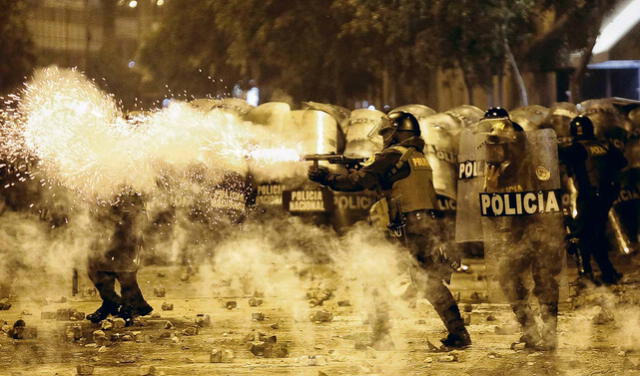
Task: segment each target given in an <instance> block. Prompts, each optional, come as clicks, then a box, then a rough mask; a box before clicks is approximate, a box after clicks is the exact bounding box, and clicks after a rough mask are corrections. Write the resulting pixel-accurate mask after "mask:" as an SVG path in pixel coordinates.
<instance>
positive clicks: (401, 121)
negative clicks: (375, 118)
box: [378, 111, 420, 136]
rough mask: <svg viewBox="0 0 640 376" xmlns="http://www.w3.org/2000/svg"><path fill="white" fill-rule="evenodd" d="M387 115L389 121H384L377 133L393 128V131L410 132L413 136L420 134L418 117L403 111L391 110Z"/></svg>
mask: <svg viewBox="0 0 640 376" xmlns="http://www.w3.org/2000/svg"><path fill="white" fill-rule="evenodd" d="M388 117H389V120H390V121H387V122H384V124H383V126H382V127H380V130H379V131H378V134H382V133H384V132H385V131H387V130H389V129H393V130H395V131H407V132H411V133H413V134H414V135H415V136H420V123H418V119H416V117H415V116H413V115H411V114H410V113H408V112H403V111H398V112H392V113H391V114H389V115H388Z"/></svg>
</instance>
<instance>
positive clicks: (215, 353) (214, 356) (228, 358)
mask: <svg viewBox="0 0 640 376" xmlns="http://www.w3.org/2000/svg"><path fill="white" fill-rule="evenodd" d="M233 358H234V354H233V351H232V350H230V349H213V350H211V354H209V361H210V362H211V363H231V362H232V361H233Z"/></svg>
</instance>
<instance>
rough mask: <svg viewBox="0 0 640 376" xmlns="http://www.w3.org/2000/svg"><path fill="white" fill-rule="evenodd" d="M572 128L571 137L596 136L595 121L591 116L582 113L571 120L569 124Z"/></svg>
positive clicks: (583, 138)
mask: <svg viewBox="0 0 640 376" xmlns="http://www.w3.org/2000/svg"><path fill="white" fill-rule="evenodd" d="M569 127H570V130H571V137H573V138H575V139H577V140H591V139H594V138H595V136H594V134H593V123H592V122H591V119H589V117H587V116H584V115H580V116H576V117H574V118H573V120H571V123H570V124H569Z"/></svg>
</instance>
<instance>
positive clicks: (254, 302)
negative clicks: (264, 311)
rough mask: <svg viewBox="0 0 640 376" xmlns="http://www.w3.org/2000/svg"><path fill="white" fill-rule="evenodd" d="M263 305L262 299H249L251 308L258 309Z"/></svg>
mask: <svg viewBox="0 0 640 376" xmlns="http://www.w3.org/2000/svg"><path fill="white" fill-rule="evenodd" d="M261 305H262V299H258V298H249V306H250V307H258V306H261Z"/></svg>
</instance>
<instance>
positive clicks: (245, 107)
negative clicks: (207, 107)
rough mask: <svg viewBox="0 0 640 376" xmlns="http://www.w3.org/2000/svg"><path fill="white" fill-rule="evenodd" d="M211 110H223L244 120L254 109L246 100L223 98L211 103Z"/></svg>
mask: <svg viewBox="0 0 640 376" xmlns="http://www.w3.org/2000/svg"><path fill="white" fill-rule="evenodd" d="M211 105H212V106H211V110H216V109H217V110H221V111H224V112H228V113H231V114H233V115H235V116H237V117H238V118H240V119H243V118H244V117H245V116H246V115H247V113H249V111H251V110H252V109H253V108H254V107H253V106H252V105H250V104H249V103H247V101H245V100H244V99H240V98H222V99H215V100H213V102H212V103H211Z"/></svg>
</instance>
